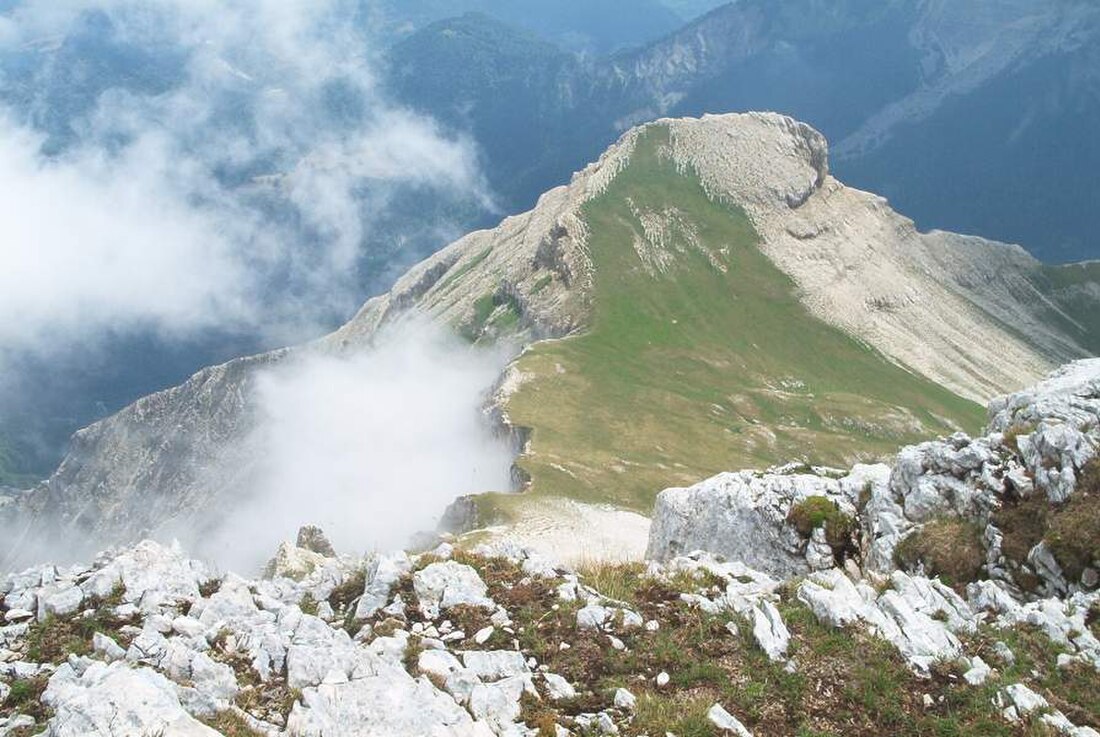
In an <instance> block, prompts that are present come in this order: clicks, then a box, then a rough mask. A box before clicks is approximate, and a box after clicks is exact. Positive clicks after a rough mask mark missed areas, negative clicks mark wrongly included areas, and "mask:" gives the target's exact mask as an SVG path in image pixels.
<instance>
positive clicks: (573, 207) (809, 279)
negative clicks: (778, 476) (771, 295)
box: [5, 114, 1097, 540]
mask: <svg viewBox="0 0 1100 737" xmlns="http://www.w3.org/2000/svg"><path fill="white" fill-rule="evenodd" d="M654 131H658V132H660V133H661V135H664V136H665V137H666V139H667V140H666V141H665V143H663V144H662V145H661V146H660V147H659V148H658V151H657V155H658V158H660V159H661V160H662V161H669V162H672V163H673V164H674V166H675V168H676V170H677V171H680V172H682V173H684V175H685V176H687V177H688V179H689V180H690V181H695V182H697V183H698V185H697V186H701V187H702V189H703V191H705V193H706V195H707V196H708V197H709V199H710V200H711V201H713V202H715V203H721V205H722V206H723V207H732V208H736V209H737V210H738V211H739V212H743V213H744V216H745V217H747V219H748V223H749V225H751V229H752V230H753V231H754V232H755V234H756V235H755V237H756V238H757V241H756V247H758V248H759V251H760V252H762V253H763V254H764V255H765V256H766V257H767V259H768V260H769V261H770V262H771V264H772V265H773V266H774V267H775V268H777V269H778V270H779V271H780V272H782V274H783V275H785V277H784V278H786V279H789V280H790V282H791V283H793V284H794V285H795V288H796V292H797V295H796V296H797V300H798V302H799V303H800V304H801V306H802V309H804V310H805V311H806V312H808V313H809V314H810V315H811V316H812V317H813V319H815V320H817V321H819V322H820V323H822V324H825V325H828V326H831V328H835V329H839V330H840V331H842V333H843V334H845V335H847V336H849V338H851V339H854V340H856V341H859V342H860V343H862V344H864V345H866V346H869V347H870V348H871V349H872V350H873V351H875V352H877V353H878V354H881V356H884V357H886V358H887V359H889V360H890V361H892V362H894V363H896V364H897V365H899V366H902V367H904V368H905V369H906V370H907V371H910V372H913V373H915V374H917V375H919V376H920V377H924V378H925V379H928V380H931V382H935V383H936V384H939V385H941V386H942V387H946V388H947V389H949V390H950V391H951V392H954V393H956V394H958V395H959V396H961V397H965V398H968V399H985V398H988V397H990V396H992V395H994V394H997V393H1001V392H1004V391H1007V390H1010V389H1015V388H1017V387H1019V386H1021V385H1023V384H1025V383H1027V382H1029V381H1032V380H1034V379H1035V378H1037V377H1038V376H1040V375H1041V374H1042V373H1044V372H1046V371H1047V370H1049V369H1050V368H1051V367H1052V366H1054V365H1056V364H1058V363H1060V362H1062V361H1064V360H1067V359H1071V358H1076V357H1080V356H1083V355H1087V353H1088V349H1087V348H1086V347H1085V346H1088V345H1090V342H1089V341H1091V340H1095V336H1094V335H1093V334H1092V333H1091V332H1090V330H1095V328H1094V327H1091V324H1090V322H1089V320H1092V319H1094V318H1090V317H1089V316H1090V315H1095V314H1096V313H1095V310H1096V309H1097V301H1096V294H1097V288H1096V285H1095V284H1094V283H1093V280H1092V278H1091V276H1090V275H1089V274H1086V275H1085V277H1084V278H1082V279H1078V280H1077V281H1076V282H1074V283H1073V284H1071V285H1067V284H1064V283H1062V284H1061V285H1060V286H1059V287H1058V289H1053V288H1052V287H1051V286H1050V284H1049V280H1047V281H1044V280H1045V279H1047V275H1046V272H1044V271H1043V267H1041V266H1040V265H1039V264H1038V262H1036V261H1035V260H1034V259H1032V258H1031V257H1029V256H1028V255H1027V254H1026V253H1025V252H1023V251H1022V249H1020V248H1018V247H1015V246H1006V245H1003V244H998V243H993V242H990V241H985V240H982V239H980V238H966V237H962V236H957V235H952V234H948V233H938V232H933V233H927V234H923V233H920V232H918V231H917V230H916V228H915V227H914V226H913V223H912V222H911V221H909V220H907V219H906V218H904V217H902V216H900V215H898V214H897V213H895V212H893V211H892V210H891V209H890V208H889V207H888V205H887V204H886V202H885V201H884V200H882V199H880V198H878V197H875V196H874V195H871V194H867V193H864V192H860V191H857V190H852V189H850V188H847V187H845V186H844V185H843V184H841V183H840V182H838V181H837V180H836V179H834V178H833V177H831V176H830V175H829V171H828V152H827V147H826V143H825V140H824V138H823V137H822V136H821V135H820V134H819V133H817V132H816V131H815V130H813V129H812V128H810V127H809V126H807V125H804V124H801V123H798V122H796V121H793V120H791V119H789V118H785V117H783V116H779V115H770V114H747V115H723V116H708V117H705V118H703V119H699V120H692V119H683V120H664V121H660V122H659V123H657V124H654V125H653V126H649V127H643V128H638V129H633V130H631V131H629V132H628V133H626V134H625V135H624V136H623V137H622V139H621V140H620V141H619V143H617V144H616V145H615V146H613V147H612V148H611V149H609V150H608V151H607V152H606V153H605V154H604V156H603V157H601V159H600V160H599V161H598V162H596V163H595V164H592V165H591V166H589V167H588V168H586V169H585V170H583V171H582V172H579V173H578V174H577V175H576V176H574V178H573V180H572V182H571V183H570V184H569V185H567V186H563V187H558V188H556V189H554V190H551V191H549V192H547V193H546V194H545V195H544V196H543V197H542V198H541V199H540V200H539V203H538V205H537V206H536V207H535V208H534V209H533V210H531V211H530V212H527V213H524V214H522V215H518V216H515V217H510V218H507V219H506V220H504V221H503V222H502V223H501V224H500V225H499V226H498V227H497V228H495V229H493V230H488V231H481V232H476V233H472V234H470V235H468V236H466V237H465V238H463V239H461V240H459V241H458V242H456V243H454V244H452V245H451V246H449V247H447V248H445V249H444V250H442V251H440V252H439V253H437V254H436V255H434V256H432V257H431V258H429V259H427V260H426V261H424V262H422V263H421V264H419V265H417V266H416V267H414V268H413V269H411V270H410V271H409V272H408V273H407V274H406V275H405V276H404V277H402V278H401V279H400V280H399V281H398V282H397V283H396V285H395V286H394V287H393V289H392V290H391V291H390V293H389V294H386V295H383V296H381V297H378V298H375V299H372V300H371V301H369V302H368V303H367V304H366V305H364V307H363V308H362V310H361V311H360V312H359V314H358V315H356V316H355V317H354V318H353V319H352V320H351V321H349V322H348V324H346V325H345V326H343V327H342V328H340V329H339V330H337V331H336V332H335V333H333V334H332V335H329V336H327V337H325V338H323V339H321V340H319V341H317V342H315V343H313V344H310V345H307V346H301V347H298V348H294V349H287V350H283V351H277V352H274V353H270V354H265V355H262V356H257V357H252V358H245V359H240V360H237V361H233V362H230V363H228V364H225V365H223V366H219V367H214V368H211V369H206V370H204V371H202V372H199V373H198V374H196V375H195V376H194V377H192V378H191V379H190V380H189V381H187V382H186V383H185V384H183V385H181V386H179V387H176V388H173V389H169V390H167V391H164V392H160V393H158V394H155V395H152V396H150V397H146V398H144V399H142V400H140V401H138V402H136V403H135V404H133V405H132V406H130V407H128V408H126V409H125V410H123V411H122V412H120V413H118V414H117V415H115V416H113V417H111V418H108V419H106V420H104V421H102V422H100V423H97V424H96V425H93V426H91V427H89V428H87V429H85V430H82V431H81V432H80V433H78V434H77V435H76V436H75V437H74V441H73V448H72V450H71V452H70V454H69V456H68V457H67V458H66V459H65V461H64V462H63V463H62V465H61V467H60V468H59V469H58V471H57V472H56V473H55V474H54V476H53V477H52V478H51V479H50V480H49V482H48V483H47V484H46V485H45V486H44V487H43V488H41V489H39V490H37V491H35V492H34V493H32V494H31V495H29V496H28V497H26V498H24V499H23V500H22V503H21V504H17V505H8V506H7V508H6V509H5V511H6V512H8V513H9V514H14V515H15V516H16V517H17V518H18V519H19V520H20V522H27V523H29V524H31V528H32V529H33V528H34V520H36V519H38V518H39V517H41V516H43V515H47V514H48V515H50V516H52V517H53V518H54V519H55V520H57V521H58V522H59V524H60V525H61V528H62V529H69V530H77V531H81V532H82V533H86V534H89V535H90V536H91V537H93V538H95V539H97V540H120V539H129V538H132V537H133V536H135V535H137V534H140V533H142V532H145V531H149V530H154V529H157V528H158V526H160V525H162V524H164V523H165V522H166V521H168V520H171V519H173V518H175V517H178V516H180V515H181V514H184V513H186V511H187V510H189V509H194V508H195V507H197V506H202V505H205V504H208V503H210V502H211V501H213V500H215V499H228V498H229V497H228V496H227V495H229V494H231V490H232V489H234V488H236V487H238V486H239V485H240V484H241V483H243V482H244V481H245V480H246V479H247V476H248V473H247V471H248V469H247V466H248V463H247V460H248V459H247V457H245V458H241V459H227V458H226V454H227V453H229V452H231V451H230V450H229V449H233V448H239V447H240V446H239V444H237V443H235V442H234V441H237V440H240V439H241V438H243V437H246V436H247V434H248V432H249V430H250V429H251V428H252V426H253V424H254V422H255V418H254V416H253V413H252V405H251V403H250V397H251V391H252V386H251V382H252V380H253V378H254V377H255V375H256V372H257V371H258V370H261V369H263V368H267V367H270V366H273V365H276V364H278V363H280V362H284V361H286V360H287V359H288V358H290V357H292V356H295V355H304V354H309V353H313V352H322V353H331V354H343V353H355V352H358V351H362V350H366V349H368V348H369V347H370V345H371V342H372V339H373V338H374V336H375V334H376V333H377V331H378V330H379V328H380V327H381V326H383V325H386V324H389V323H391V322H393V321H395V320H397V319H399V318H400V317H401V316H403V315H407V314H411V313H421V314H427V315H429V316H430V317H431V318H432V319H434V320H436V321H438V322H439V323H440V324H445V325H449V326H452V327H453V328H454V329H456V330H457V331H458V332H460V333H461V334H463V335H465V336H466V337H467V338H468V339H469V340H470V341H472V342H483V343H484V342H494V341H500V340H508V341H514V342H515V343H517V344H519V345H520V346H530V345H536V344H539V341H542V340H544V339H547V338H561V337H564V336H573V335H577V334H581V333H584V332H585V331H586V330H587V329H588V328H590V327H591V320H592V319H593V315H594V309H595V305H594V300H595V297H596V288H595V285H596V281H597V279H598V278H599V276H600V274H599V273H597V269H596V266H595V265H594V264H595V261H594V260H593V257H592V253H591V250H590V245H591V244H590V242H589V241H590V236H591V233H590V229H591V227H592V226H591V218H592V216H593V213H592V212H591V211H590V210H587V209H586V208H588V207H589V206H590V205H591V204H592V203H593V202H594V201H595V200H596V199H597V198H598V197H599V196H600V195H602V194H603V193H605V192H606V191H607V190H608V187H609V186H611V185H612V183H614V182H616V181H617V179H618V178H619V177H620V175H622V173H623V172H624V171H626V170H628V169H629V167H630V166H631V162H632V156H633V155H634V153H635V150H636V148H637V146H638V144H639V141H640V140H641V139H642V138H644V137H645V136H647V135H649V134H650V133H653V132H654ZM675 204H676V203H672V204H670V207H673V208H674V206H675ZM667 214H668V213H665V214H660V213H658V214H657V215H659V217H656V219H652V220H650V221H645V222H650V223H651V225H652V226H653V227H652V229H651V230H650V231H648V232H646V233H643V234H642V236H644V237H642V240H641V241H636V242H635V244H634V248H635V249H642V251H645V250H646V249H649V250H648V254H649V255H648V257H650V258H656V259H657V260H656V261H655V262H654V263H657V264H660V263H666V262H667V263H676V262H677V260H682V259H684V258H687V256H685V255H684V254H686V253H687V251H683V250H682V248H681V246H680V245H677V243H676V238H679V237H680V236H678V235H677V236H675V237H672V236H669V237H672V240H667V239H665V240H662V239H664V238H665V236H664V235H661V234H662V233H665V234H666V235H668V233H672V231H667V228H666V229H665V230H662V228H664V227H665V226H666V225H667V217H666V215H667ZM642 216H645V213H641V215H639V217H642ZM645 217H648V216H645ZM645 217H643V221H644V220H645ZM717 217H720V218H724V217H727V216H726V215H721V214H720V215H718V216H717ZM730 217H732V216H730ZM643 225H644V223H643ZM681 225H684V224H681ZM690 225H691V224H690V223H687V224H686V226H685V227H688V226H690ZM642 229H643V230H645V227H643V228H642ZM688 231H690V227H688ZM688 231H684V230H683V228H681V229H680V230H679V231H676V232H678V233H682V232H688ZM673 235H675V234H673ZM622 247H623V248H625V247H627V245H626V244H623V245H622ZM642 251H639V254H641V253H642ZM720 251H721V249H719V250H718V251H715V252H714V254H712V256H715V258H718V257H720V256H721V253H719V252H720ZM715 254H717V255H715ZM640 257H641V256H639V258H640ZM710 263H711V266H712V267H713V268H714V269H716V270H717V271H719V272H720V271H721V270H722V268H723V267H722V264H721V263H719V262H717V261H714V260H712V261H711V262H710ZM769 268H772V267H769ZM655 274H657V277H658V278H664V279H677V278H680V277H678V276H677V272H676V271H675V269H673V270H669V271H667V273H666V274H665V276H664V277H662V276H660V274H661V269H660V268H658V269H657V270H656V272H655ZM727 276H728V274H727ZM1051 295H1054V296H1053V297H1052V296H1051ZM1066 295H1070V296H1071V297H1072V299H1070V298H1069V297H1066ZM1059 300H1062V301H1061V302H1060V301H1059ZM733 337H734V338H735V337H736V336H733ZM498 398H499V401H501V402H503V403H504V405H505V406H506V405H507V401H508V392H504V393H503V394H502V395H499V397H498ZM840 419H842V418H840ZM840 419H838V421H840ZM775 460H776V461H778V460H781V459H779V458H776V459H775ZM226 467H231V468H233V469H234V474H233V477H232V478H225V477H224V476H223V477H212V476H211V471H212V469H219V468H226ZM12 509H19V510H22V512H19V511H16V512H14V513H12V512H11V510H12Z"/></svg>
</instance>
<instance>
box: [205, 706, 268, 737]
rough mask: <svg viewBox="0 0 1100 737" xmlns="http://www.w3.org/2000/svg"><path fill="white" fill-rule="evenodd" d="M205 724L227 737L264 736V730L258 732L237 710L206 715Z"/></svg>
mask: <svg viewBox="0 0 1100 737" xmlns="http://www.w3.org/2000/svg"><path fill="white" fill-rule="evenodd" d="M202 722H203V724H205V725H206V726H208V727H212V728H213V729H216V730H218V731H219V732H221V733H222V734H223V735H225V737H262V735H263V732H258V731H256V730H255V729H253V728H252V727H251V725H249V723H248V721H247V720H246V719H245V718H244V717H242V716H241V715H240V714H238V713H237V712H235V711H222V712H218V713H217V714H215V715H214V716H211V717H206V718H205V719H203V720H202Z"/></svg>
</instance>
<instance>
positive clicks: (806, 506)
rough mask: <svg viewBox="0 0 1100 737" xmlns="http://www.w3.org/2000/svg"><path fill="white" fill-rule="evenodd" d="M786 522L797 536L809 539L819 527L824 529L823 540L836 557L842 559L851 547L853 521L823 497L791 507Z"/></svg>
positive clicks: (810, 498)
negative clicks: (792, 527)
mask: <svg viewBox="0 0 1100 737" xmlns="http://www.w3.org/2000/svg"><path fill="white" fill-rule="evenodd" d="M787 521H788V522H790V523H791V524H792V525H794V528H795V529H796V530H798V534H800V535H802V537H804V538H809V537H810V535H812V534H813V531H814V530H816V529H818V528H819V527H824V528H825V539H826V541H827V542H828V543H829V547H831V548H832V549H833V553H835V554H836V555H837V556H838V557H843V556H844V555H845V554H846V553H847V552H848V550H849V549H850V548H851V545H852V533H853V532H854V531H855V520H853V519H852V518H851V516H849V515H847V514H845V513H844V512H842V511H840V507H839V506H838V505H837V503H836V502H834V501H832V500H831V499H829V498H827V497H824V496H809V497H806V498H805V499H803V500H802V501H800V502H799V503H798V504H795V505H794V506H792V507H791V511H790V512H788V513H787Z"/></svg>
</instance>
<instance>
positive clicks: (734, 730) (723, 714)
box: [707, 704, 752, 737]
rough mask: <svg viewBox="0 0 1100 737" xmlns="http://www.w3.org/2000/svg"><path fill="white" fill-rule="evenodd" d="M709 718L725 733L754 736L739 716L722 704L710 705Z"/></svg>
mask: <svg viewBox="0 0 1100 737" xmlns="http://www.w3.org/2000/svg"><path fill="white" fill-rule="evenodd" d="M707 719H708V720H710V723H711V724H713V725H714V726H715V727H717V728H718V729H719V731H721V732H723V733H725V734H734V735H737V737H752V732H750V731H749V730H748V728H747V727H746V726H745V725H744V724H742V723H741V721H740V720H739V719H738V718H737V717H735V716H734V715H733V714H730V713H729V712H728V711H726V710H725V709H724V708H722V705H721V704H715V705H714V706H712V707H710V710H709V711H708V712H707Z"/></svg>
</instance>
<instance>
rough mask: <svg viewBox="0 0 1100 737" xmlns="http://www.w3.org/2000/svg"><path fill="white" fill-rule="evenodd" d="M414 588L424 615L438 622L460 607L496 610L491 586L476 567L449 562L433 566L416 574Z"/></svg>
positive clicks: (414, 575)
mask: <svg viewBox="0 0 1100 737" xmlns="http://www.w3.org/2000/svg"><path fill="white" fill-rule="evenodd" d="M413 588H414V589H415V591H416V596H417V598H418V599H419V601H420V609H421V611H422V612H423V613H424V616H426V617H428V618H429V619H435V618H436V617H438V616H439V614H440V612H444V611H446V610H448V609H450V608H451V607H453V606H457V605H458V604H467V605H470V606H476V607H481V608H483V609H494V608H495V607H496V605H495V604H494V603H493V601H492V599H490V598H489V597H488V596H486V593H487V592H488V587H487V586H486V585H485V582H484V581H482V580H481V576H479V575H478V574H477V571H475V570H474V569H473V568H471V567H470V566H467V565H463V564H462V563H456V562H454V561H451V560H448V561H444V562H442V563H432V564H431V565H429V566H427V567H425V568H423V569H421V570H419V571H417V572H416V573H414V574H413Z"/></svg>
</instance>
